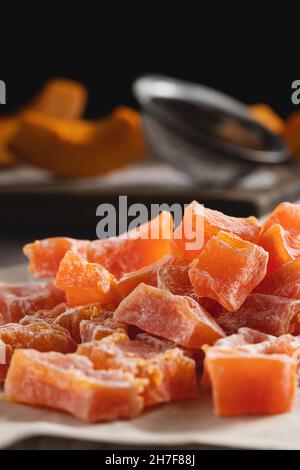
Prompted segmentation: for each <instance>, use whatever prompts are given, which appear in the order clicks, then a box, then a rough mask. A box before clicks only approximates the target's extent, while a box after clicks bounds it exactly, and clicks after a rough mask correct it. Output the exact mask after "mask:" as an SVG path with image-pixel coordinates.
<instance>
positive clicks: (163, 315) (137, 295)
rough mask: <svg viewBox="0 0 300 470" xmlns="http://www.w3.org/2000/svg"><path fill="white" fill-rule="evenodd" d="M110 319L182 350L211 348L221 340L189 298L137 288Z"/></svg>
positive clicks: (213, 324)
mask: <svg viewBox="0 0 300 470" xmlns="http://www.w3.org/2000/svg"><path fill="white" fill-rule="evenodd" d="M114 319H115V320H117V321H120V322H123V323H127V324H129V325H134V326H137V327H138V328H140V329H141V330H143V331H145V332H147V333H150V334H153V335H156V336H159V337H162V338H165V339H168V340H170V341H173V342H174V343H177V344H180V345H181V346H183V347H186V348H200V347H201V346H202V345H203V344H205V343H206V344H213V343H214V342H215V341H216V340H217V339H218V338H220V337H222V336H224V332H223V331H222V329H221V328H220V327H219V326H218V325H217V324H216V322H215V321H214V320H213V318H212V317H211V316H210V314H209V313H208V312H206V310H204V308H202V307H201V306H200V305H199V304H197V302H195V301H194V300H193V299H191V298H189V297H183V296H179V295H173V294H171V293H170V292H167V291H164V290H162V289H157V288H155V287H151V286H147V285H146V284H140V285H139V286H138V287H136V289H135V290H134V291H132V292H131V294H129V295H128V297H126V298H125V299H124V300H122V302H121V303H120V305H119V306H118V308H117V309H116V311H115V314H114Z"/></svg>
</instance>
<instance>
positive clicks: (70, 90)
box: [26, 78, 87, 119]
mask: <svg viewBox="0 0 300 470" xmlns="http://www.w3.org/2000/svg"><path fill="white" fill-rule="evenodd" d="M86 102H87V90H86V88H85V86H84V85H82V84H81V83H79V82H76V81H73V80H67V79H64V78H54V79H52V80H49V81H48V82H47V83H46V84H45V85H44V87H43V88H42V90H41V91H40V92H39V93H38V94H37V96H36V97H35V98H34V99H33V101H32V102H31V103H30V104H29V106H27V107H26V109H31V110H34V111H38V112H40V113H42V114H46V115H47V116H51V117H54V118H60V119H78V118H80V117H81V116H82V115H83V113H84V110H85V106H86Z"/></svg>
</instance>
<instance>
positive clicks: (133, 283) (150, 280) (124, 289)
mask: <svg viewBox="0 0 300 470" xmlns="http://www.w3.org/2000/svg"><path fill="white" fill-rule="evenodd" d="M169 258H170V257H169V256H165V257H164V258H162V259H160V260H158V261H156V262H155V263H152V264H149V265H147V266H145V267H144V268H141V269H138V270H137V271H132V272H131V273H128V274H125V275H124V276H122V277H121V279H120V280H119V281H118V282H117V289H118V291H119V293H120V295H121V296H122V298H124V297H126V296H127V295H128V294H130V292H132V291H133V290H134V289H135V288H136V287H137V286H138V285H139V284H140V283H141V282H143V283H144V284H148V285H149V286H152V287H157V273H158V271H159V269H160V268H161V266H163V265H164V264H165V263H167V261H168V259H169Z"/></svg>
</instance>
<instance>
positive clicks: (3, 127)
mask: <svg viewBox="0 0 300 470" xmlns="http://www.w3.org/2000/svg"><path fill="white" fill-rule="evenodd" d="M86 101H87V90H86V89H85V87H84V86H83V85H82V84H80V83H77V82H74V81H71V80H65V79H54V80H51V81H49V82H48V83H47V84H46V85H45V86H44V88H43V89H42V90H41V92H40V93H39V94H38V95H37V96H36V98H34V99H33V100H32V102H31V103H29V104H28V105H27V106H26V107H24V108H23V109H21V110H20V111H19V112H18V113H16V114H15V115H14V116H10V117H5V118H2V119H0V167H1V166H8V165H16V164H17V162H18V161H20V162H25V163H26V162H27V163H30V164H32V165H35V166H37V167H39V168H43V169H46V170H49V171H51V172H52V173H53V174H55V175H57V176H61V177H69V178H71V177H86V176H96V175H101V174H105V173H107V172H109V171H111V170H114V169H116V168H119V167H122V166H124V165H126V164H128V163H132V162H134V161H136V160H137V159H138V158H140V157H142V156H143V155H144V154H145V152H146V144H145V141H144V138H143V135H142V132H141V123H140V116H139V114H138V113H137V112H136V111H134V110H133V109H131V108H128V107H119V108H117V109H115V110H114V111H113V112H112V113H111V114H110V115H109V116H107V117H105V118H103V119H99V120H97V121H96V120H95V121H87V120H83V119H82V115H83V113H84V110H85V105H86Z"/></svg>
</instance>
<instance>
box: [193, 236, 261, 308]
mask: <svg viewBox="0 0 300 470" xmlns="http://www.w3.org/2000/svg"><path fill="white" fill-rule="evenodd" d="M267 263H268V253H267V252H266V251H265V250H264V249H263V248H261V247H260V246H258V245H255V244H254V243H251V242H247V241H245V240H242V239H241V238H239V237H236V236H234V235H230V234H229V233H226V232H218V233H217V235H215V236H214V237H212V238H211V239H210V240H209V241H208V242H207V244H206V245H205V247H204V249H203V251H202V252H201V253H200V255H199V256H198V258H196V259H195V260H194V261H193V262H192V263H191V267H190V270H189V277H190V280H191V283H192V286H193V288H194V290H195V292H196V294H197V295H199V296H200V297H209V298H211V299H214V300H216V301H217V302H219V303H220V304H221V305H222V306H223V307H224V308H225V309H226V310H228V311H230V312H234V311H236V310H238V309H239V308H240V307H241V305H242V304H243V303H244V301H245V300H246V298H247V297H248V295H249V294H250V293H251V291H252V290H253V289H254V288H255V287H256V286H257V285H258V284H259V283H260V282H261V281H262V279H263V278H264V276H265V274H266V270H267Z"/></svg>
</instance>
